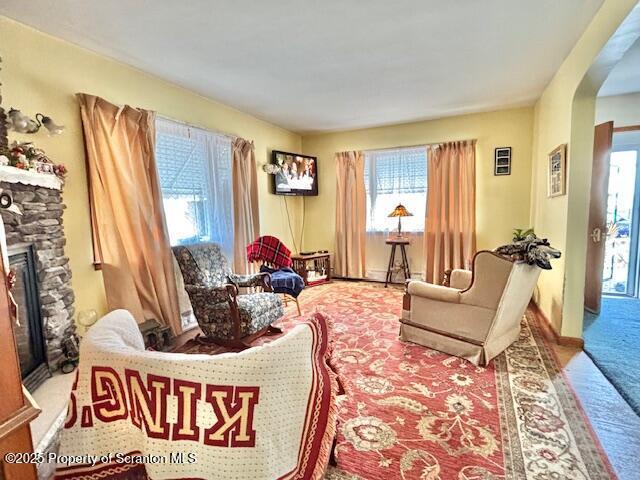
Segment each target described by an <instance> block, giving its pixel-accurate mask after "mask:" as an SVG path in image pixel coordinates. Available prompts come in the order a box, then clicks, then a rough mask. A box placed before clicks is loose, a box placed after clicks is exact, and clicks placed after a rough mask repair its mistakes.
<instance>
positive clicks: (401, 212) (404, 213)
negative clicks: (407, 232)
mask: <svg viewBox="0 0 640 480" xmlns="http://www.w3.org/2000/svg"><path fill="white" fill-rule="evenodd" d="M388 216H389V217H413V213H409V210H407V209H406V207H405V206H404V205H402V204H401V203H399V204H398V206H397V207H396V208H394V209H393V212H391V213H390V214H389V215H388Z"/></svg>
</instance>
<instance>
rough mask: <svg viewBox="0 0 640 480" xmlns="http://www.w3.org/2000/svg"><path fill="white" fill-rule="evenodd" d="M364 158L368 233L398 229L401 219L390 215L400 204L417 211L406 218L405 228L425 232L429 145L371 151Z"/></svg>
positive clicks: (404, 220)
mask: <svg viewBox="0 0 640 480" xmlns="http://www.w3.org/2000/svg"><path fill="white" fill-rule="evenodd" d="M364 159H365V167H364V182H365V188H366V192H367V232H389V231H392V230H394V229H396V228H397V227H398V219H397V218H389V217H388V215H389V214H390V213H391V212H392V211H393V209H394V208H395V207H396V206H397V205H398V204H399V203H402V204H403V205H404V206H405V207H406V208H407V210H409V212H410V213H412V214H413V216H412V217H404V218H403V219H402V231H403V232H422V231H423V230H424V218H425V213H426V211H425V209H426V203H427V149H426V147H411V148H396V149H390V150H375V151H368V152H365V156H364Z"/></svg>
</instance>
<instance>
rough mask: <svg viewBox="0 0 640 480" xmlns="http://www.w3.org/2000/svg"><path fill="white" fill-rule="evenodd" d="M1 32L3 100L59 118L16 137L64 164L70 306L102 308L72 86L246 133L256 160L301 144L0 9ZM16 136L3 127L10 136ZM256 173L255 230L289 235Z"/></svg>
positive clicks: (294, 207) (294, 205) (292, 204)
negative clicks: (53, 130) (50, 128)
mask: <svg viewBox="0 0 640 480" xmlns="http://www.w3.org/2000/svg"><path fill="white" fill-rule="evenodd" d="M0 38H1V39H2V43H1V47H2V52H1V54H2V59H3V62H2V72H1V73H0V76H1V78H2V95H3V97H4V98H3V106H4V107H5V108H8V107H11V106H14V107H17V108H20V109H21V110H22V111H24V112H25V113H28V114H30V115H35V113H36V112H43V113H45V114H47V115H50V116H52V117H53V119H54V120H55V121H56V122H57V123H60V124H63V125H65V126H66V131H65V132H64V134H63V135H62V136H60V137H55V138H49V137H47V135H46V134H44V133H39V134H36V135H31V136H28V137H27V136H23V137H22V139H25V138H28V139H29V140H32V141H33V142H34V143H35V144H36V145H37V146H38V147H41V148H43V149H44V150H45V151H46V152H47V154H48V155H49V156H50V157H51V158H52V159H53V160H54V161H56V162H60V163H64V164H65V165H66V166H67V168H68V170H69V175H68V178H67V184H66V187H65V190H64V199H65V202H66V204H67V210H66V211H65V214H64V225H65V230H66V236H67V247H66V251H67V255H68V256H69V258H70V262H71V269H72V271H73V288H74V290H75V293H76V298H77V301H76V307H77V310H83V309H87V308H95V309H97V310H98V312H99V313H100V314H101V313H104V311H105V308H106V305H105V297H104V287H103V284H102V276H101V274H100V273H99V272H95V271H94V270H93V266H92V263H91V262H92V251H91V233H90V228H89V210H88V203H87V184H86V176H85V175H86V174H85V166H84V162H85V160H84V150H83V142H82V131H81V125H80V118H79V113H78V106H77V103H76V100H75V98H74V94H75V93H76V92H86V93H91V94H94V95H99V96H101V97H104V98H105V99H107V100H109V101H111V102H114V103H116V104H130V105H133V106H137V107H143V108H147V109H151V110H155V111H157V112H158V113H160V114H162V115H165V116H168V117H170V118H174V119H178V120H183V121H187V122H189V123H193V124H197V125H201V126H204V127H206V128H209V129H213V130H219V131H223V132H226V133H230V134H235V135H238V136H242V137H244V138H247V139H250V140H253V141H254V142H255V146H256V157H257V161H258V163H259V164H263V163H264V162H266V161H267V159H268V156H269V154H270V150H271V149H282V150H287V151H299V150H300V149H301V138H300V136H299V135H297V134H294V133H291V132H289V131H287V130H284V129H282V128H279V127H276V126H274V125H271V124H269V123H267V122H264V121H261V120H258V119H256V118H254V117H252V116H250V115H246V114H244V113H241V112H239V111H237V110H234V109H232V108H230V107H227V106H225V105H223V104H220V103H217V102H214V101H211V100H208V99H206V98H203V97H201V96H199V95H196V94H194V93H192V92H190V91H188V90H185V89H183V88H180V87H177V86H175V85H172V84H170V83H167V82H165V81H163V80H160V79H158V78H156V77H153V76H150V75H147V74H145V73H143V72H140V71H139V70H136V69H134V68H131V67H128V66H125V65H123V64H121V63H118V62H115V61H112V60H109V59H107V58H105V57H103V56H100V55H97V54H94V53H92V52H90V51H88V50H85V49H82V48H79V47H77V46H74V45H72V44H70V43H67V42H64V41H62V40H59V39H56V38H53V37H50V36H48V35H45V34H43V33H40V32H38V31H36V30H33V29H31V28H29V27H27V26H24V25H21V24H19V23H16V22H14V21H12V20H9V19H7V18H6V17H0ZM16 138H17V137H16V136H15V135H10V140H13V139H16ZM258 177H259V193H260V196H259V198H260V222H261V228H262V233H265V234H273V235H276V236H278V237H280V238H282V239H284V240H285V242H287V243H292V242H291V240H290V235H289V229H288V226H287V220H286V215H285V211H284V204H283V199H282V197H276V196H275V195H272V194H270V193H269V187H270V184H269V179H268V178H267V175H266V174H264V173H263V172H262V171H261V170H259V172H258ZM301 205H302V202H301V201H300V199H297V198H296V199H289V209H290V211H291V213H292V217H294V218H293V222H294V223H293V227H294V228H299V224H298V223H296V222H297V220H298V219H299V218H300V208H301Z"/></svg>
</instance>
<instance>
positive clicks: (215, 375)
mask: <svg viewBox="0 0 640 480" xmlns="http://www.w3.org/2000/svg"><path fill="white" fill-rule="evenodd" d="M328 347H329V345H328V334H327V325H326V322H325V320H324V318H323V317H322V316H321V315H319V314H316V316H315V317H314V318H312V319H310V320H308V321H305V322H301V324H300V325H297V326H295V327H294V328H292V329H291V330H290V331H289V332H287V333H286V334H285V335H284V336H282V337H280V338H277V339H275V340H273V341H272V342H270V343H267V344H265V345H262V346H257V347H253V348H250V349H247V350H245V351H242V352H239V353H223V354H218V355H205V354H184V353H164V352H154V351H147V350H145V348H144V342H143V339H142V335H141V334H140V331H139V330H138V326H137V324H136V322H135V320H134V319H133V317H132V316H131V314H130V313H129V312H127V311H126V310H116V311H113V312H111V313H109V314H108V315H106V316H105V317H103V318H102V319H100V320H99V321H98V322H97V323H96V324H95V325H94V326H93V327H92V328H91V330H90V331H89V332H88V334H87V335H86V336H85V337H84V339H83V342H82V345H81V347H80V364H79V367H78V373H77V375H78V376H77V378H76V381H75V383H74V386H73V391H72V393H71V399H70V404H69V413H68V416H67V420H66V423H65V428H64V430H63V433H62V439H61V445H60V455H62V457H59V464H58V471H57V473H56V478H59V479H85V480H86V479H94V478H95V479H98V478H127V479H129V478H136V479H137V478H147V476H148V478H153V479H157V480H161V479H175V478H206V479H212V480H213V479H229V478H235V479H246V480H256V479H264V480H271V479H274V478H305V479H310V480H311V479H321V478H322V477H323V475H324V471H325V469H326V466H327V462H328V459H329V454H330V451H331V446H332V442H333V438H334V435H335V421H336V408H335V388H336V382H335V377H334V375H333V373H332V372H331V371H330V370H329V368H328V365H327V360H328V355H329V351H328ZM66 458H68V459H72V462H70V463H64V461H65V460H64V459H66ZM73 462H78V463H73ZM145 470H146V473H145Z"/></svg>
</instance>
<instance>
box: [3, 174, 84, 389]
mask: <svg viewBox="0 0 640 480" xmlns="http://www.w3.org/2000/svg"><path fill="white" fill-rule="evenodd" d="M7 168H11V167H1V166H0V188H1V189H2V191H3V192H9V193H10V194H11V195H12V197H13V202H14V204H15V205H16V206H17V207H18V208H19V209H20V211H21V212H22V215H17V214H14V213H11V212H7V211H5V210H0V214H1V215H2V221H3V223H4V228H5V231H6V239H7V249H8V253H9V257H10V264H11V265H12V269H14V270H16V269H17V270H18V272H17V273H18V279H17V286H16V291H15V292H14V296H15V297H16V300H17V301H18V302H19V304H21V305H19V307H20V308H19V314H18V317H19V321H20V323H21V326H20V327H18V328H17V329H16V330H17V334H18V335H17V336H18V338H17V342H18V347H19V348H18V350H19V355H20V356H21V364H22V363H25V364H28V365H29V366H30V367H29V370H31V371H33V369H34V368H38V367H34V365H33V362H35V363H37V362H38V358H37V357H38V355H39V353H38V351H37V350H38V346H37V342H38V341H37V338H36V337H34V334H39V335H41V336H42V338H41V340H42V343H43V350H44V357H45V362H44V363H45V365H44V370H45V371H46V373H45V374H44V377H43V378H41V379H38V378H36V381H35V383H36V384H37V383H38V382H40V381H42V380H44V379H45V378H46V377H47V376H48V375H49V370H51V371H53V370H57V369H58V367H59V364H60V361H61V360H62V359H63V358H64V352H63V347H62V344H61V342H62V340H63V339H64V338H66V337H68V336H69V335H70V334H72V333H74V332H75V322H74V320H73V316H74V313H75V309H74V300H75V297H74V293H73V290H72V288H71V269H70V267H69V258H68V257H67V256H66V255H65V249H64V247H65V243H66V240H65V236H64V227H63V224H62V212H63V210H64V208H65V205H64V203H63V201H62V190H61V183H60V181H59V180H58V179H57V178H56V177H54V176H53V175H48V174H37V173H34V172H19V173H14V172H8V174H9V175H8V176H7V175H4V174H3V173H5V172H4V170H5V169H7ZM14 170H15V169H14ZM30 274H31V277H35V278H32V279H31V280H30V278H31V277H30V276H29V275H30ZM29 282H32V283H34V284H32V285H29ZM18 284H19V285H18ZM20 335H22V336H26V337H27V338H28V337H29V336H30V338H31V340H30V341H27V338H22V339H21V338H20ZM21 342H22V351H21ZM25 346H29V347H31V348H32V349H34V352H32V353H29V352H26V351H24V348H25ZM31 354H33V355H35V357H36V358H27V356H29V355H31ZM23 357H24V358H23ZM39 368H40V374H39V375H40V376H42V375H43V371H42V368H43V367H39ZM28 375H29V373H28V372H23V377H25V378H26V377H27V376H28ZM32 380H33V379H32ZM25 383H28V382H25ZM36 386H37V385H36ZM32 387H33V384H32ZM33 388H35V387H33Z"/></svg>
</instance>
